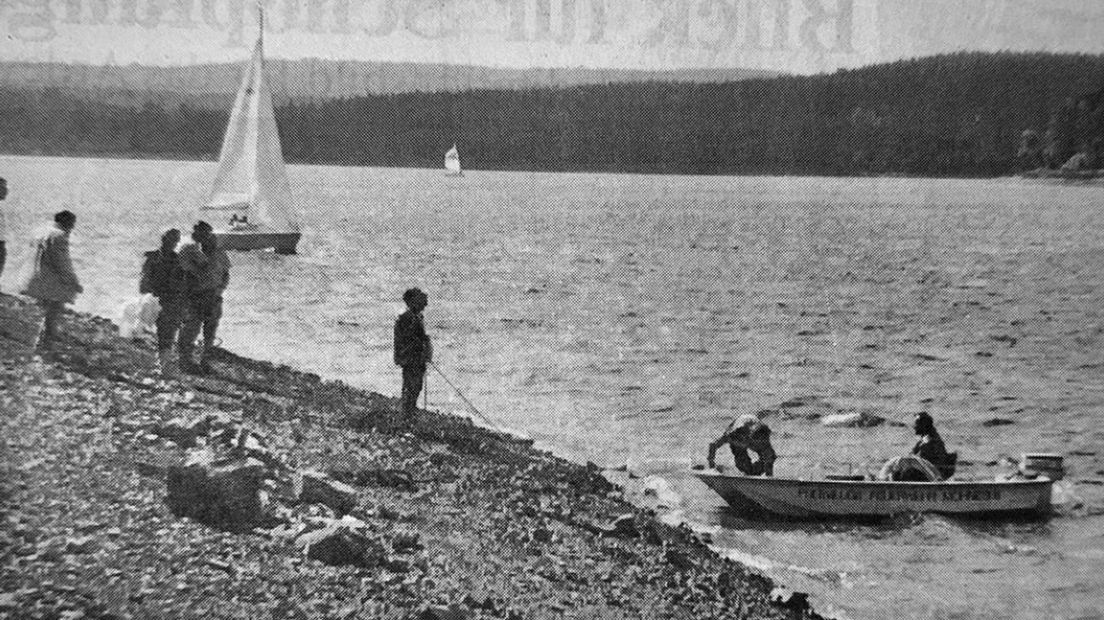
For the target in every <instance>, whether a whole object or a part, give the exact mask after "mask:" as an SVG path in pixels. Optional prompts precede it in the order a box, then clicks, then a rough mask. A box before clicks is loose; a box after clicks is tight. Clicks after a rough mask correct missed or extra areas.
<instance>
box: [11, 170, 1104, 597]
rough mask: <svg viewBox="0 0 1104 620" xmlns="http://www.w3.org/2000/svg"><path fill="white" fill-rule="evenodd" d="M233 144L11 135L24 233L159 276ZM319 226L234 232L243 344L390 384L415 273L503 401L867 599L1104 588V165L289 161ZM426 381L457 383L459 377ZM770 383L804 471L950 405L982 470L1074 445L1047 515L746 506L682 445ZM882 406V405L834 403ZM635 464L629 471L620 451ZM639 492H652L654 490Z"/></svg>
mask: <svg viewBox="0 0 1104 620" xmlns="http://www.w3.org/2000/svg"><path fill="white" fill-rule="evenodd" d="M212 174H213V165H212V164H208V163H179V162H157V161H103V160H89V159H52V158H13V157H4V158H0V175H2V176H6V177H7V178H8V179H9V185H10V187H11V191H12V195H11V196H10V198H9V201H8V202H6V203H4V208H5V209H6V212H7V214H8V228H9V230H8V239H9V255H10V258H9V264H11V263H14V264H12V266H11V268H9V270H8V272H6V273H5V277H4V280H3V285H4V287H5V290H10V288H11V287H12V286H13V285H14V281H15V279H16V274H15V271H17V269H18V266H19V263H20V262H21V261H22V259H23V257H24V255H25V250H24V249H23V247H22V242H21V241H20V239H21V238H23V237H25V236H26V235H27V232H28V231H29V230H30V229H31V227H32V226H33V225H35V224H36V223H37V222H39V221H41V220H43V219H44V218H45V217H46V216H47V215H48V214H49V213H51V212H53V211H55V210H58V209H61V208H69V209H72V210H74V211H76V212H77V213H78V216H79V218H80V220H79V222H78V230H77V233H76V236H75V239H74V244H73V251H74V258H75V261H76V264H77V267H78V269H79V271H80V273H81V274H82V276H83V278H84V280H85V288H86V291H87V292H86V294H85V295H84V296H83V297H82V298H81V299H80V300H79V301H78V304H77V307H78V308H79V309H81V310H88V311H93V312H97V313H101V314H105V315H109V316H110V315H112V314H114V313H115V312H116V309H117V307H118V305H119V304H120V303H121V302H122V301H123V300H124V299H125V298H126V297H127V296H129V295H132V294H134V293H135V292H136V287H137V275H138V271H139V266H140V260H139V259H140V255H141V252H142V251H144V250H146V249H151V248H153V247H154V246H155V245H156V238H157V235H158V233H159V231H161V230H162V229H164V228H166V227H169V226H177V227H182V228H183V227H186V226H188V225H189V224H190V222H191V221H192V219H193V218H194V209H195V206H196V205H197V204H199V203H200V201H201V200H202V199H203V197H204V196H205V194H206V192H207V190H208V187H209V184H210V179H211V175H212ZM290 175H291V177H292V182H293V186H294V188H295V194H296V199H297V201H298V203H299V204H300V205H301V207H302V208H303V210H304V215H303V218H304V222H305V234H304V240H303V243H302V246H301V254H300V255H299V256H296V257H278V256H274V255H271V254H266V253H255V254H251V255H236V256H234V257H233V261H234V271H233V277H232V283H231V287H230V290H229V293H228V299H227V305H226V308H227V312H226V319H225V322H224V330H223V334H222V335H223V338H224V339H225V345H226V346H227V347H229V348H231V349H233V350H235V351H237V352H240V353H242V354H245V355H250V356H256V357H263V358H267V359H275V360H278V361H281V362H286V363H289V364H293V365H295V366H299V367H302V368H306V369H311V370H315V371H318V372H320V373H321V374H323V375H326V376H329V377H333V378H340V379H344V380H347V381H349V382H352V383H354V384H357V385H361V386H364V387H368V388H371V389H374V390H378V391H381V392H383V393H389V394H394V393H396V392H397V391H398V383H399V376H398V373H397V372H396V371H395V368H394V367H393V366H392V364H391V360H390V358H391V351H390V347H391V341H390V337H391V335H390V332H391V326H392V321H393V320H394V316H395V315H396V314H397V313H398V312H399V311H400V309H401V302H400V301H399V296H400V294H401V292H402V290H403V289H404V288H406V287H407V286H410V285H418V286H421V287H423V288H425V289H426V290H428V291H429V294H430V300H431V301H430V304H431V305H430V307H429V309H428V311H427V324H428V326H429V328H430V330H431V332H432V334H433V335H434V337H435V339H436V349H437V357H438V362H439V363H440V365H441V367H442V368H443V369H444V370H445V372H446V373H448V374H449V375H450V378H451V379H453V381H454V382H455V383H456V384H457V385H459V386H461V387H462V389H464V390H465V392H466V394H467V395H468V396H469V397H470V398H471V399H472V401H474V402H475V403H476V404H477V405H478V406H479V407H480V408H481V409H482V410H483V411H484V412H486V413H487V414H488V415H489V416H490V417H492V418H493V419H494V420H495V421H496V422H498V423H500V424H502V425H505V426H508V427H512V428H516V429H521V430H524V431H525V432H527V433H529V434H531V435H532V436H533V437H535V438H536V439H538V441H539V442H540V443H541V444H542V445H544V446H547V447H550V448H552V449H554V450H556V451H557V452H559V453H560V454H563V455H565V456H568V457H571V458H575V459H579V460H590V461H594V462H596V463H599V464H601V465H603V466H607V467H611V468H616V467H619V466H624V465H627V468H628V470H629V471H631V472H633V476H634V477H633V478H632V479H628V478H627V477H626V484H627V485H628V486H629V488H630V489H631V490H632V491H633V492H638V491H641V490H642V488H643V487H644V486H650V487H651V488H653V489H659V490H660V491H661V492H660V493H659V494H658V495H659V496H660V497H661V499H662V503H664V504H667V505H669V508H668V509H665V512H666V513H667V514H668V518H670V519H672V520H686V521H688V522H689V523H691V524H692V525H693V526H694V527H696V528H699V529H702V530H705V531H709V532H711V533H713V534H714V535H715V536H714V539H715V542H716V544H717V545H718V547H719V548H721V550H722V551H724V552H727V553H730V554H732V555H733V557H736V558H738V559H740V560H742V561H745V562H748V563H751V564H752V565H754V566H757V567H758V568H760V569H761V570H763V571H765V572H767V573H769V574H771V575H773V576H775V577H777V578H779V579H780V580H781V581H783V582H785V583H788V584H790V585H792V586H793V587H795V588H797V589H803V590H807V591H810V592H812V593H813V599H814V603H815V605H816V606H817V607H818V608H819V609H822V610H835V611H839V612H841V613H842V614H843V615H846V616H847V617H850V618H885V617H909V618H1096V617H1102V616H1104V595H1102V594H1100V593H1101V592H1104V517H1102V516H1101V515H1102V514H1104V429H1102V428H1101V421H1102V419H1104V416H1102V411H1101V408H1102V407H1104V349H1102V345H1104V338H1102V334H1104V189H1102V188H1100V187H1076V186H1055V185H1043V184H1031V183H1026V182H1021V181H1015V180H994V181H979V180H971V181H955V180H909V179H819V178H714V177H656V176H635V175H581V174H528V173H481V172H471V173H469V174H468V175H467V176H465V177H464V178H462V179H448V178H445V177H444V176H443V174H441V173H439V172H437V171H420V170H401V169H354V168H324V167H306V166H293V167H292V168H291V170H290ZM429 389H430V393H429V398H430V401H431V405H433V406H436V407H438V408H441V409H445V410H460V409H463V404H462V402H461V401H460V400H459V399H458V398H457V397H456V396H455V395H453V394H450V393H449V391H448V390H447V389H446V386H445V385H444V384H443V382H441V381H440V380H438V379H436V378H435V377H431V378H430V381H429ZM763 409H769V410H771V411H772V412H771V413H769V414H768V415H767V417H766V420H767V421H768V422H769V423H770V424H771V426H772V427H773V428H774V429H775V444H776V449H777V450H778V452H779V454H780V456H781V460H780V461H779V463H778V470H779V471H778V472H777V473H779V474H781V475H793V476H803V477H816V476H820V475H823V474H824V473H830V472H840V471H848V470H849V469H850V470H854V469H857V470H860V471H865V470H868V469H876V468H877V467H878V465H879V464H880V463H881V462H883V461H884V460H885V459H886V458H888V457H891V456H894V455H896V454H899V453H901V452H902V451H904V450H907V449H908V447H909V446H910V445H911V443H912V438H911V436H910V433H909V430H908V429H907V428H905V427H903V426H900V425H897V423H907V422H908V421H909V420H910V419H911V413H912V412H915V411H918V410H921V409H923V410H928V411H930V412H931V413H932V414H933V416H934V417H935V419H936V422H937V424H938V425H939V426H940V428H941V430H942V433H943V435H944V438H945V439H946V440H947V442H948V444H950V445H951V447H952V449H957V450H958V452H959V453H960V458H962V459H964V460H965V461H967V462H966V464H965V465H964V466H963V467H962V473H963V474H964V475H966V476H979V477H991V476H993V475H995V474H997V473H1000V472H1001V471H1002V469H1003V468H1006V467H1007V465H1006V464H1004V462H1003V460H1004V459H1005V458H1006V457H1017V456H1018V455H1019V454H1020V453H1021V452H1024V451H1055V452H1060V453H1062V454H1064V455H1066V459H1067V464H1068V468H1069V470H1070V478H1069V480H1068V482H1069V484H1068V488H1065V489H1064V493H1063V497H1062V499H1063V503H1062V504H1061V507H1060V509H1059V513H1058V515H1057V516H1055V517H1054V518H1052V519H1050V520H1047V521H1044V522H1033V523H997V524H994V523H976V522H962V521H957V520H948V519H943V518H938V517H916V518H909V519H903V520H898V521H893V522H889V523H880V524H876V525H870V524H866V525H854V524H851V525H848V524H830V525H824V524H819V525H817V524H813V525H800V526H797V525H782V524H772V523H762V522H751V521H746V520H743V519H741V518H740V516H739V515H735V514H732V513H731V512H730V511H728V510H725V509H724V507H723V505H722V503H721V501H720V500H719V499H718V498H717V497H716V496H714V495H712V493H711V492H710V491H708V490H707V489H705V488H704V487H703V486H701V485H700V484H699V483H698V482H697V481H696V480H694V479H693V478H691V477H688V476H686V475H685V474H684V473H683V471H684V469H685V468H686V466H687V465H688V464H690V463H691V462H700V461H702V460H704V449H705V445H706V444H707V443H708V441H709V439H711V438H712V436H713V435H715V434H716V433H717V432H719V431H720V430H721V428H723V426H724V424H725V422H726V421H727V420H728V419H729V418H731V417H732V416H734V415H738V414H740V413H744V412H755V411H759V410H763ZM855 411H860V412H866V413H870V414H873V415H878V416H881V417H884V418H887V419H888V420H889V423H888V424H886V425H883V426H880V427H877V428H873V429H839V428H826V427H824V426H822V425H821V424H820V422H819V419H820V417H822V416H824V415H828V414H832V413H842V412H855ZM622 475H625V474H622ZM642 499H643V501H649V502H653V503H655V502H657V501H658V500H657V499H656V498H654V497H651V496H649V497H644V498H642Z"/></svg>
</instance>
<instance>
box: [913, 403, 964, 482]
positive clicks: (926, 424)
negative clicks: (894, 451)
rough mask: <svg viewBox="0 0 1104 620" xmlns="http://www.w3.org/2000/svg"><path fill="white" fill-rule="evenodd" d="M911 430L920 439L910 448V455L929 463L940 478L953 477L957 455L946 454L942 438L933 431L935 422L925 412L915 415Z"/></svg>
mask: <svg viewBox="0 0 1104 620" xmlns="http://www.w3.org/2000/svg"><path fill="white" fill-rule="evenodd" d="M912 430H913V431H915V432H916V435H917V436H918V437H919V438H920V439H918V440H917V441H916V445H915V446H913V447H912V453H913V454H914V455H915V456H918V457H920V458H922V459H924V460H925V461H927V462H929V463H931V464H932V465H934V466H935V468H936V469H937V470H938V471H939V475H940V478H942V479H947V478H950V477H951V476H953V475H954V471H955V465H956V463H957V461H958V453H956V452H954V453H952V452H947V446H946V445H944V444H943V438H942V437H940V436H939V432H938V431H936V430H935V421H933V420H932V417H931V415H929V414H928V412H927V411H921V412H920V413H918V414H916V419H915V420H913V423H912Z"/></svg>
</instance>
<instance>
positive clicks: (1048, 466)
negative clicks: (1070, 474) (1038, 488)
mask: <svg viewBox="0 0 1104 620" xmlns="http://www.w3.org/2000/svg"><path fill="white" fill-rule="evenodd" d="M1020 473H1021V474H1023V475H1024V477H1026V478H1035V477H1037V476H1046V477H1047V478H1050V479H1051V480H1061V479H1062V478H1063V477H1064V476H1065V475H1066V470H1065V467H1064V466H1063V464H1062V455H1060V454H1046V453H1032V454H1024V455H1023V458H1022V459H1020Z"/></svg>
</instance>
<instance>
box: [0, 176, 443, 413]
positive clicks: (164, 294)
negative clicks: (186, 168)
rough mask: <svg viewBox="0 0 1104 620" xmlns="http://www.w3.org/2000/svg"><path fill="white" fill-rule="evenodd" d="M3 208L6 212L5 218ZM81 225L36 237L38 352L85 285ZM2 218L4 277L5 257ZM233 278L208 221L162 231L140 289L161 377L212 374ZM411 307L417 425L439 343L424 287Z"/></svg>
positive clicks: (404, 325) (404, 318) (400, 342)
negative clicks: (77, 254) (79, 263)
mask: <svg viewBox="0 0 1104 620" xmlns="http://www.w3.org/2000/svg"><path fill="white" fill-rule="evenodd" d="M6 196H7V183H6V182H5V180H4V179H3V178H0V200H3V199H4V198H5V197H6ZM2 217H3V213H2V212H0V218H2ZM76 225H77V216H76V215H75V214H74V213H73V212H71V211H60V212H58V213H56V214H55V215H54V218H53V222H52V225H50V226H49V227H47V228H45V229H43V230H42V231H41V232H40V233H39V234H38V235H36V236H35V238H34V240H33V242H32V248H33V256H32V257H31V265H30V267H31V268H30V269H29V271H28V274H27V277H26V278H25V280H24V282H23V284H22V285H21V287H20V289H19V291H20V293H21V294H23V295H26V296H28V297H31V298H33V299H35V300H36V301H37V302H38V305H39V307H40V308H41V309H42V314H43V317H42V324H41V327H40V328H39V331H38V336H37V338H36V340H35V345H34V347H35V352H36V353H37V354H39V355H48V354H50V353H51V352H52V351H53V349H54V344H55V341H56V340H57V334H58V324H59V321H60V319H61V315H62V311H63V310H64V309H65V306H66V304H71V303H73V302H74V301H75V300H76V298H77V295H79V294H80V293H82V292H83V291H84V287H83V286H82V285H81V282H80V279H79V278H78V277H77V272H76V270H75V269H74V268H73V261H72V258H71V256H70V253H69V236H70V234H71V233H72V231H73V229H74V228H75V227H76ZM3 239H4V238H3V220H2V219H0V275H3V268H4V261H5V258H6V253H5V250H6V248H5V246H4V243H3ZM229 283H230V258H229V256H228V255H227V253H226V251H225V250H223V249H222V248H220V247H219V244H218V237H217V235H215V233H214V230H213V229H212V227H211V225H210V224H208V223H207V222H202V221H201V222H198V223H196V225H195V226H194V227H193V228H192V233H191V239H190V240H189V241H187V242H185V243H183V244H181V233H180V231H179V230H177V229H175V228H173V229H169V230H166V231H165V232H164V233H163V234H162V235H161V246H160V247H159V248H157V249H156V250H151V251H149V252H146V254H145V260H144V262H143V264H142V274H141V279H140V281H139V284H138V290H139V292H140V293H148V294H150V295H153V296H154V297H156V298H157V301H158V302H159V305H160V311H159V313H158V315H157V322H156V328H157V361H158V372H159V373H160V374H161V375H162V376H166V377H168V376H173V375H175V374H176V372H177V371H178V370H179V371H183V372H185V373H189V374H207V373H210V372H211V370H212V369H211V357H212V353H213V351H214V349H215V343H216V340H217V335H218V327H219V321H220V319H221V318H222V304H223V293H224V291H225V290H226V287H227V285H229ZM403 301H404V302H405V303H406V306H407V310H406V312H404V313H402V314H401V315H400V316H399V317H398V319H397V320H396V321H395V333H394V337H395V339H394V345H395V349H394V360H395V364H396V365H398V366H400V367H401V368H402V399H401V402H402V406H401V411H402V417H403V421H404V422H405V423H410V422H411V421H412V420H413V416H414V415H415V412H416V407H417V402H418V396H419V394H421V393H422V389H423V386H424V383H425V374H426V370H427V369H428V367H429V365H430V364H431V363H432V362H433V344H432V342H431V340H430V338H429V336H428V335H427V334H426V329H425V323H424V319H423V317H422V311H423V310H425V307H426V305H427V304H428V301H429V297H428V296H427V295H426V294H425V292H423V291H422V290H421V289H417V288H411V289H409V290H407V291H406V292H405V293H403ZM200 334H202V337H203V348H202V351H201V353H200V356H199V360H198V362H197V361H196V359H195V357H194V355H195V353H194V351H195V346H196V342H197V340H198V337H199V336H200Z"/></svg>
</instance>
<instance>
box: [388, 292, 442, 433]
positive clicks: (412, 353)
mask: <svg viewBox="0 0 1104 620" xmlns="http://www.w3.org/2000/svg"><path fill="white" fill-rule="evenodd" d="M403 301H404V302H406V308H407V310H406V312H403V313H402V314H400V315H399V318H398V319H397V320H396V321H395V364H396V365H398V366H401V367H402V415H403V422H404V423H407V424H409V423H410V422H411V421H413V419H414V415H415V410H416V407H417V404H418V395H419V394H421V392H422V386H423V384H424V382H425V373H426V368H427V366H428V365H429V364H430V363H431V362H432V361H433V344H432V343H431V342H430V340H429V336H428V335H427V334H426V330H425V322H424V321H423V319H422V311H423V310H425V307H426V305H427V304H428V303H429V297H428V296H427V295H426V294H425V293H424V292H422V290H421V289H418V288H412V289H409V290H407V291H406V292H405V293H403Z"/></svg>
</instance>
